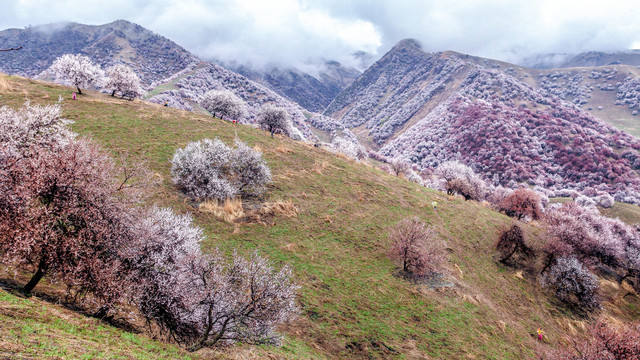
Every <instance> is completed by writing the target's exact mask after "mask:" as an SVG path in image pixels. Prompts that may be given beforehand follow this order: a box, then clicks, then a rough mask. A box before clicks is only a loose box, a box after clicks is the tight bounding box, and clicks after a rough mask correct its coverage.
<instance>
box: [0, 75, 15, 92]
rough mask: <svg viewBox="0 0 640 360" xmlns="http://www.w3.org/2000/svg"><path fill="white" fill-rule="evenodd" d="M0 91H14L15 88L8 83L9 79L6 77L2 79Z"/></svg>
mask: <svg viewBox="0 0 640 360" xmlns="http://www.w3.org/2000/svg"><path fill="white" fill-rule="evenodd" d="M0 90H2V91H12V90H13V87H12V86H11V84H9V81H7V78H6V77H4V76H2V77H0Z"/></svg>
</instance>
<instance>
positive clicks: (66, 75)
mask: <svg viewBox="0 0 640 360" xmlns="http://www.w3.org/2000/svg"><path fill="white" fill-rule="evenodd" d="M49 70H50V71H51V72H52V73H53V76H54V77H55V78H56V79H57V80H62V81H68V82H69V83H71V85H73V86H75V87H76V88H77V89H78V94H82V90H81V88H87V87H89V86H100V85H101V84H102V81H103V79H104V72H103V71H102V69H100V66H99V65H94V64H93V63H92V62H91V60H90V59H89V58H88V57H86V56H84V55H72V54H65V55H62V56H60V57H59V58H57V59H56V60H55V61H54V62H53V64H52V65H51V67H50V68H49Z"/></svg>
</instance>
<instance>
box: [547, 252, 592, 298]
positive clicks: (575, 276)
mask: <svg viewBox="0 0 640 360" xmlns="http://www.w3.org/2000/svg"><path fill="white" fill-rule="evenodd" d="M541 281H542V284H543V285H544V286H545V287H549V288H551V289H553V290H554V291H555V295H556V297H557V298H558V299H559V300H561V301H563V302H565V303H567V304H570V305H574V306H578V307H580V308H583V309H585V310H593V309H595V308H598V307H599V306H600V300H599V299H598V289H599V288H598V279H597V278H596V277H595V275H593V274H592V273H591V272H589V271H588V270H587V269H585V268H584V266H583V265H582V264H581V263H580V261H578V259H576V258H575V257H561V258H558V260H557V262H556V263H555V264H554V265H552V266H551V268H550V270H549V272H547V273H546V275H545V276H543V277H542V279H541Z"/></svg>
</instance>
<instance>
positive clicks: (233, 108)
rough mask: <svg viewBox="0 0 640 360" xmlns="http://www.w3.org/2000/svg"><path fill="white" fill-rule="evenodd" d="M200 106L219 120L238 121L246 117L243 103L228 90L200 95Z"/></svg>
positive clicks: (245, 108)
mask: <svg viewBox="0 0 640 360" xmlns="http://www.w3.org/2000/svg"><path fill="white" fill-rule="evenodd" d="M200 105H201V106H202V107H203V108H205V109H206V110H207V111H208V112H210V113H211V115H213V116H217V117H219V118H220V119H222V118H227V119H235V120H240V119H242V118H244V117H246V116H247V106H246V104H245V102H244V101H243V100H242V99H240V98H239V97H238V96H236V95H235V94H234V93H232V92H231V91H228V90H211V91H208V92H206V93H205V94H204V95H202V98H201V99H200Z"/></svg>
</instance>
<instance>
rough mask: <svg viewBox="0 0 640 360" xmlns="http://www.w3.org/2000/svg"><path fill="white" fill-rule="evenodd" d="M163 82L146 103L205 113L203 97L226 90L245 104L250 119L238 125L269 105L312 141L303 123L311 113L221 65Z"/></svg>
mask: <svg viewBox="0 0 640 360" xmlns="http://www.w3.org/2000/svg"><path fill="white" fill-rule="evenodd" d="M165 81H166V82H161V83H160V84H159V86H158V87H157V88H156V90H155V91H153V92H152V93H151V95H152V96H151V97H150V98H149V101H151V102H155V103H159V104H161V103H164V102H165V101H168V103H169V105H170V106H172V107H176V108H181V109H185V110H198V109H199V110H200V111H202V112H206V111H205V110H203V109H202V108H201V107H200V105H199V101H200V98H201V97H202V95H204V93H206V92H207V91H209V90H222V89H226V90H229V91H231V92H233V93H235V94H236V95H237V96H239V97H240V98H242V99H243V100H244V101H245V102H246V103H247V105H248V112H249V116H248V118H247V119H238V120H241V122H249V123H252V122H255V121H256V120H257V115H258V113H259V112H260V109H261V108H262V106H264V105H267V104H271V105H275V106H278V107H282V108H285V109H286V110H287V112H288V113H289V115H290V116H291V118H292V120H293V122H294V124H295V125H296V128H297V129H299V130H300V132H301V133H302V135H303V136H304V138H308V139H314V138H315V136H314V135H313V134H312V133H311V130H310V129H309V127H308V125H307V124H306V123H305V121H306V120H307V118H308V117H311V116H313V115H312V114H309V113H308V112H305V110H304V109H303V108H301V107H300V106H299V105H298V104H296V103H294V102H292V101H290V100H288V99H286V98H284V97H282V96H280V95H279V94H277V93H276V92H274V91H273V90H271V89H269V88H267V87H265V86H263V85H261V84H258V83H256V82H254V81H251V80H249V79H247V78H246V77H244V76H242V75H240V74H237V73H235V72H233V71H231V70H228V69H225V68H223V67H221V66H218V65H215V64H211V63H207V62H202V63H200V64H198V65H197V66H191V67H189V68H187V69H185V70H183V71H182V72H181V73H179V74H176V75H174V76H173V77H172V78H170V79H166V80H165ZM294 137H295V136H294Z"/></svg>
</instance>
